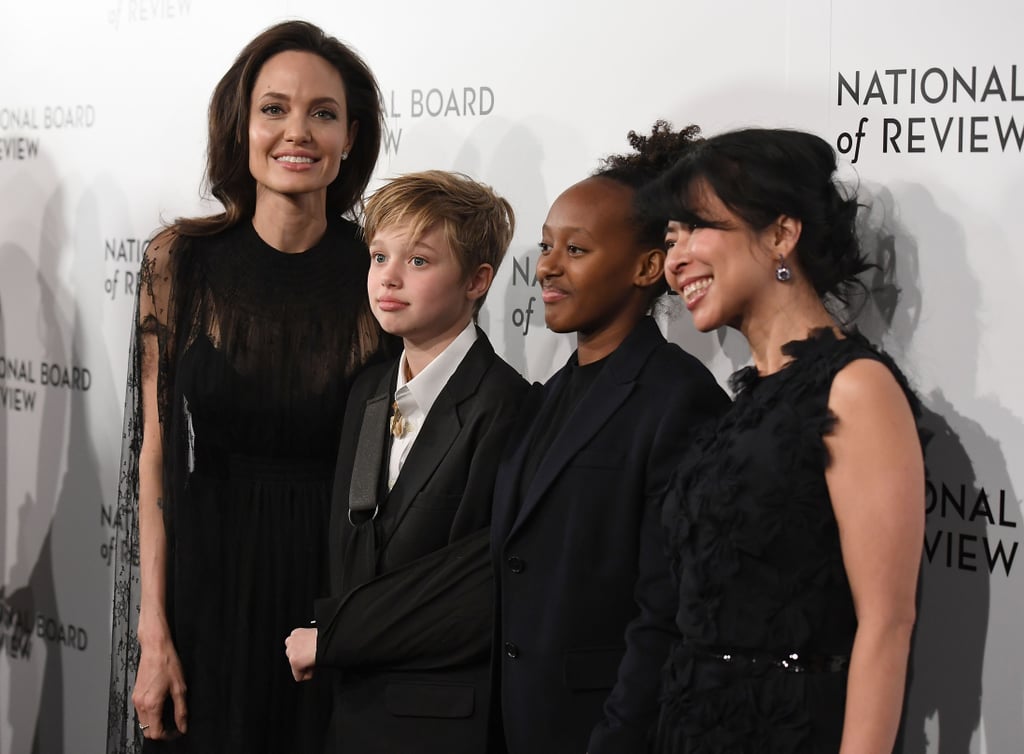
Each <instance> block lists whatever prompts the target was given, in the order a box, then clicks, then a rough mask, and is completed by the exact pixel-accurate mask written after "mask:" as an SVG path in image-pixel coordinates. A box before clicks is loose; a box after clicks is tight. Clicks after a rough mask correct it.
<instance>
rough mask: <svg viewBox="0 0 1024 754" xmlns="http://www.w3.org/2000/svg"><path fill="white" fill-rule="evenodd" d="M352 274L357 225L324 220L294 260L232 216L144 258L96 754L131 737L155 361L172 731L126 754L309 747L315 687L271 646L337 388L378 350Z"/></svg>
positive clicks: (320, 490) (283, 622)
mask: <svg viewBox="0 0 1024 754" xmlns="http://www.w3.org/2000/svg"><path fill="white" fill-rule="evenodd" d="M367 265H368V254H367V252H366V248H365V246H364V245H363V244H362V242H361V241H360V240H359V232H358V228H356V226H354V225H353V224H351V223H348V222H346V221H342V220H340V219H337V220H333V219H332V220H331V222H330V223H329V226H328V229H327V232H326V233H325V235H324V236H323V238H322V239H321V240H320V241H319V242H318V243H317V244H315V245H314V246H313V247H312V248H310V249H308V250H306V251H305V252H302V253H298V254H284V253H281V252H278V251H276V250H275V249H273V248H271V247H270V246H268V245H267V244H265V243H264V242H263V241H262V240H261V239H260V238H259V236H258V235H257V234H256V232H255V230H254V229H253V227H252V224H251V223H249V222H245V223H242V224H240V225H238V226H235V227H233V228H231V229H229V230H227V231H224V232H222V233H220V234H217V235H215V236H210V237H202V238H185V237H177V236H174V235H173V234H171V233H169V232H167V231H165V232H164V233H163V234H161V235H160V236H159V237H158V238H157V240H155V241H154V242H153V244H151V246H150V248H149V250H148V251H147V254H146V260H145V262H144V264H143V272H142V284H141V285H140V289H139V296H140V301H139V320H138V322H139V324H138V332H137V337H136V341H135V348H134V351H133V359H132V373H131V375H130V376H129V390H128V407H127V411H126V414H127V415H128V416H127V417H126V431H125V439H126V456H127V460H124V459H123V461H122V469H123V470H124V469H128V470H129V473H127V474H125V473H123V474H122V480H121V490H120V492H121V502H120V507H119V511H121V512H122V513H123V514H124V516H125V517H126V518H125V524H126V525H125V526H123V527H122V531H123V532H124V535H125V536H124V539H123V540H122V541H121V542H119V548H120V555H119V559H118V571H117V573H116V584H115V603H114V655H113V658H112V663H113V669H114V672H113V674H112V688H111V711H110V726H109V729H110V733H109V737H108V751H117V752H122V751H124V752H128V751H138V750H139V747H140V744H141V741H140V740H139V736H138V732H137V730H136V725H135V724H134V719H133V718H134V714H133V710H132V708H131V700H130V692H131V686H132V684H133V683H134V676H135V669H136V667H137V662H138V648H137V641H136V638H135V635H134V630H135V620H136V619H137V616H136V615H135V611H134V610H133V609H132V605H133V604H137V594H138V578H137V577H138V574H137V539H136V537H137V531H136V526H137V524H136V521H137V510H138V498H137V495H138V476H137V468H138V466H137V464H138V451H139V446H140V438H141V431H142V426H143V419H142V401H141V397H142V391H141V389H140V388H141V385H142V384H143V376H144V373H145V370H146V369H147V368H148V367H147V366H146V365H148V364H152V365H153V366H154V367H156V368H158V369H159V375H158V396H157V397H158V408H159V420H160V426H161V439H162V442H163V466H164V475H163V509H164V526H165V530H166V535H167V542H168V554H167V611H168V620H169V624H170V627H171V633H172V639H173V641H174V644H175V648H176V649H177V651H178V654H179V657H180V659H181V661H182V665H183V668H184V675H185V682H186V684H187V686H188V692H187V704H188V712H189V732H188V734H187V735H185V736H183V737H182V738H180V739H178V740H176V741H172V742H168V743H158V742H149V741H146V742H145V745H144V747H143V748H144V749H145V750H146V751H167V752H182V751H188V752H210V751H245V752H268V754H269V753H270V752H273V753H274V754H279V753H280V752H285V751H288V752H291V751H307V750H309V747H315V746H317V745H318V744H317V740H318V738H319V735H320V734H321V732H322V721H318V720H317V719H316V713H317V706H318V704H319V703H318V701H317V700H316V696H317V694H318V692H317V685H316V684H313V685H299V684H296V683H295V682H294V681H293V680H292V678H291V674H290V671H289V668H288V663H287V660H286V658H285V657H284V652H283V643H284V638H285V637H286V636H287V635H288V633H289V632H290V631H291V630H292V629H293V628H295V627H296V626H300V625H304V624H308V622H309V620H310V618H312V602H313V600H314V599H315V598H316V597H318V596H321V595H323V594H324V593H325V588H326V583H325V578H326V543H327V542H326V528H327V520H328V515H329V506H330V487H331V478H332V471H333V465H334V456H335V453H336V449H337V445H338V436H339V432H340V427H341V418H342V414H343V411H344V407H345V401H346V396H347V393H348V385H349V382H350V379H351V377H352V375H353V374H354V372H355V371H356V370H357V369H358V368H360V366H361V365H362V364H364V363H365V362H366V361H367V360H368V359H369V358H370V357H371V356H372V355H373V354H374V353H375V352H376V351H377V349H378V348H379V347H380V345H381V342H382V341H381V337H380V331H379V328H378V327H377V325H376V322H375V321H374V320H373V318H372V315H371V314H370V312H369V305H368V301H367V298H366V287H365V279H366V270H367ZM132 471H134V473H131V472H132ZM133 552H134V553H135V557H133V556H132V555H131V553H133Z"/></svg>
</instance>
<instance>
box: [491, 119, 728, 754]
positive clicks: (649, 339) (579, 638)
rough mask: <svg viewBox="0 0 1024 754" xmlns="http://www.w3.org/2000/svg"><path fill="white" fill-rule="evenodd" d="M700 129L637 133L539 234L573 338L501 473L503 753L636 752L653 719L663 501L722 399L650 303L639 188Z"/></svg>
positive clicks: (655, 260)
mask: <svg viewBox="0 0 1024 754" xmlns="http://www.w3.org/2000/svg"><path fill="white" fill-rule="evenodd" d="M695 134H696V129H695V128H689V129H686V130H684V131H682V132H679V133H673V132H672V131H671V130H670V129H669V128H668V126H667V125H666V124H663V123H659V124H657V125H656V126H655V128H654V130H653V131H652V134H651V136H649V137H639V136H637V135H636V134H631V135H630V136H631V141H632V143H633V146H634V147H635V148H636V150H637V152H636V153H635V154H631V155H627V156H622V157H612V158H609V159H608V160H607V161H606V162H605V165H604V166H603V167H602V169H600V170H599V171H598V172H597V173H595V174H594V175H592V176H591V177H589V178H587V179H585V180H583V181H580V182H579V183H577V184H575V185H573V186H570V187H569V188H568V189H566V190H565V191H564V192H563V193H562V194H561V195H560V196H559V197H558V198H557V199H556V200H555V202H554V204H552V206H551V209H550V211H549V212H548V216H547V219H546V220H545V222H544V227H543V229H542V232H541V239H542V240H541V243H540V258H539V260H538V262H537V279H538V281H539V282H540V284H541V288H542V291H543V300H544V317H545V321H546V322H547V326H548V327H549V328H550V329H552V330H554V331H556V332H566V333H570V332H571V333H576V340H577V349H576V352H575V353H573V355H572V356H571V357H570V359H569V362H568V364H566V366H565V367H564V368H562V369H561V370H560V371H559V372H558V373H556V374H555V376H554V377H552V378H551V379H550V380H549V381H548V383H547V384H546V385H545V386H544V389H543V394H542V396H541V398H540V405H539V411H537V412H536V417H537V418H536V419H535V420H533V421H532V422H531V423H530V424H528V425H526V426H524V427H522V428H521V430H520V431H519V432H517V433H514V434H513V436H514V437H516V438H517V442H516V445H515V446H514V447H513V448H512V449H511V451H510V452H509V454H508V455H507V457H506V459H505V460H504V462H503V464H502V466H501V467H500V468H499V472H498V480H497V491H496V493H495V508H494V519H493V523H492V532H491V545H492V556H493V558H494V568H495V573H496V581H497V588H498V612H497V615H496V620H497V626H498V628H497V643H496V648H495V663H496V665H495V673H496V674H497V679H498V681H499V683H500V702H501V704H500V709H496V710H495V723H496V727H497V726H501V727H502V728H503V731H501V735H500V736H499V738H500V741H499V742H498V743H497V745H496V748H498V749H499V750H500V749H501V748H503V747H507V749H508V751H509V752H511V754H544V753H545V752H552V753H554V752H558V753H560V754H561V753H563V752H584V751H588V750H589V752H590V753H591V754H606V753H607V752H621V753H622V754H627V753H629V754H632V753H633V752H638V751H644V750H645V749H646V746H647V740H648V737H649V735H650V732H651V730H652V728H653V725H654V722H655V720H656V717H657V710H658V689H659V685H660V673H661V667H662V665H663V664H664V662H665V658H666V656H667V652H668V647H669V644H670V643H671V641H672V639H673V638H674V635H675V634H674V628H673V621H672V618H673V615H674V612H675V607H674V600H673V594H672V586H671V583H670V581H669V576H668V563H667V561H666V559H665V543H664V538H663V537H662V536H661V527H660V515H659V510H660V501H661V497H662V495H663V493H664V490H665V486H666V485H667V483H668V478H669V471H670V468H671V465H672V459H674V458H677V457H678V455H679V454H680V453H682V451H683V450H684V449H685V447H686V444H687V438H688V436H689V434H690V432H691V430H693V428H694V427H695V426H696V425H698V424H700V423H701V422H702V421H705V420H707V419H709V418H710V417H713V416H714V415H715V414H717V413H719V412H720V411H722V410H724V409H725V407H726V406H727V405H728V399H727V398H726V396H725V394H724V393H723V391H722V390H721V388H719V387H718V385H717V384H716V382H715V380H714V378H713V377H712V376H711V374H710V373H709V372H708V371H707V369H705V368H704V367H703V366H702V365H701V364H700V363H699V362H698V361H697V360H696V359H694V358H693V357H692V356H690V355H689V354H687V353H685V352H684V351H683V350H682V349H680V348H679V347H678V346H676V345H673V344H669V343H668V342H666V340H665V338H664V337H663V336H662V334H661V332H660V331H659V330H658V326H657V324H655V322H654V320H653V319H652V318H651V317H650V316H648V313H649V312H650V310H651V308H652V306H653V305H654V303H655V301H656V300H657V299H658V297H659V296H660V295H661V293H662V292H664V291H665V290H666V286H665V282H664V278H663V264H664V259H665V251H664V248H663V246H662V243H663V238H662V237H663V230H664V223H663V222H661V223H644V222H641V221H640V220H639V219H638V217H637V216H636V213H635V212H634V209H633V200H634V195H635V193H636V190H637V189H638V188H639V187H640V186H643V185H644V184H645V183H646V182H648V181H650V180H651V179H653V178H654V177H655V176H656V175H657V174H658V171H659V170H661V169H663V168H664V167H665V166H666V165H667V164H669V162H670V161H671V160H672V159H674V158H675V157H677V156H678V155H679V154H680V151H685V149H688V148H690V147H691V145H692V139H693V137H694V135H695ZM534 413H535V412H534V411H533V410H531V409H525V410H524V414H527V415H529V416H533V415H534ZM496 732H497V731H496Z"/></svg>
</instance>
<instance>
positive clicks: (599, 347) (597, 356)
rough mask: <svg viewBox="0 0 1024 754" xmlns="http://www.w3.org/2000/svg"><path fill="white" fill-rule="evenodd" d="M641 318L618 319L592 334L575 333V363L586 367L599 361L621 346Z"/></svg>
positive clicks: (637, 314)
mask: <svg viewBox="0 0 1024 754" xmlns="http://www.w3.org/2000/svg"><path fill="white" fill-rule="evenodd" d="M642 318H643V314H642V313H634V314H633V315H632V316H625V317H619V318H618V319H617V320H616V321H615V322H613V323H612V324H611V325H609V326H607V327H604V328H602V329H601V330H597V331H595V332H592V333H584V332H577V333H576V361H577V363H579V365H580V366H581V367H582V366H586V365H587V364H593V363H594V362H595V361H600V360H601V359H603V358H604V357H606V356H608V355H609V354H610V353H611V352H612V351H614V350H615V349H616V348H618V347H619V346H621V345H622V341H624V340H625V339H626V338H627V337H628V336H629V334H630V333H631V332H633V330H634V329H635V328H636V326H637V325H638V324H639V323H640V320H641V319H642Z"/></svg>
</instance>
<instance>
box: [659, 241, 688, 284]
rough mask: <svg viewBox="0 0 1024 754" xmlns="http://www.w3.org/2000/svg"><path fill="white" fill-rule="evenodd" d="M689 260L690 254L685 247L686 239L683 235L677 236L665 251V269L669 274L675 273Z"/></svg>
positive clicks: (680, 270)
mask: <svg viewBox="0 0 1024 754" xmlns="http://www.w3.org/2000/svg"><path fill="white" fill-rule="evenodd" d="M689 261H690V255H689V253H688V249H687V239H686V238H685V237H682V238H679V239H678V240H677V241H676V242H675V243H674V244H673V245H671V246H670V247H669V248H668V249H667V250H666V252H665V271H666V272H667V273H669V274H672V275H677V274H679V273H680V272H682V271H683V268H684V267H686V265H687V263H689Z"/></svg>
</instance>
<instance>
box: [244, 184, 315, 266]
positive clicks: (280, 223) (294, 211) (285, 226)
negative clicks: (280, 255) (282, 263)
mask: <svg viewBox="0 0 1024 754" xmlns="http://www.w3.org/2000/svg"><path fill="white" fill-rule="evenodd" d="M325 200H326V193H321V194H301V195H298V196H285V195H283V194H277V193H274V192H271V191H267V190H265V189H263V188H259V189H257V193H256V211H255V213H254V214H253V218H252V224H253V227H254V228H255V229H256V232H257V233H258V234H259V237H260V238H262V239H263V240H264V241H266V242H267V243H268V244H270V245H271V246H273V247H274V248H275V249H277V250H278V251H282V252H285V253H287V254H296V253H298V252H301V251H305V250H306V249H308V248H310V247H312V246H314V245H315V244H316V242H317V241H319V240H320V239H321V238H323V235H324V232H325V231H326V230H327V207H326V204H325Z"/></svg>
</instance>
